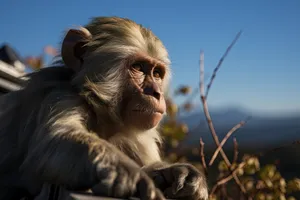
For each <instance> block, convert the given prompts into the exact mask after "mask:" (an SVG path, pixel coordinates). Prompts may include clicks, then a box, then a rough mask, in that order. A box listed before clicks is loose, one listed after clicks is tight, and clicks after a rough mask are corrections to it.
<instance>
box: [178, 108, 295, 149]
mask: <svg viewBox="0 0 300 200" xmlns="http://www.w3.org/2000/svg"><path fill="white" fill-rule="evenodd" d="M210 115H211V117H212V120H213V123H214V126H215V129H216V131H217V134H218V135H219V138H220V141H221V140H222V138H223V137H224V136H225V135H226V133H227V132H228V131H229V130H230V129H231V128H232V127H233V126H234V125H236V124H237V123H239V122H240V121H241V120H244V119H246V118H247V117H248V116H251V119H250V120H249V121H248V123H247V124H246V125H245V126H244V127H242V128H241V129H240V130H238V131H237V132H235V133H234V134H233V136H234V137H236V138H237V140H238V142H239V144H240V145H243V146H244V147H245V146H247V147H253V148H265V147H269V146H278V145H279V144H280V145H282V144H288V143H291V142H292V141H295V140H300V113H299V115H292V116H284V117H279V116H277V117H266V116H259V115H258V114H253V113H251V112H249V111H247V110H245V109H243V108H238V107H227V108H221V109H211V111H210ZM178 120H180V121H182V122H184V123H186V124H187V125H188V126H189V128H190V133H189V137H188V138H187V139H186V141H185V142H186V143H187V144H189V145H198V144H199V138H200V137H202V138H203V140H204V141H205V143H206V145H207V146H209V145H214V143H213V140H212V136H211V134H210V131H209V129H208V126H207V122H206V119H205V116H204V114H203V112H202V109H200V108H198V109H197V110H196V111H194V112H193V113H191V114H189V115H184V116H180V117H179V118H178ZM231 138H232V137H231ZM231 144H232V139H230V140H229V141H228V143H227V145H231ZM225 147H226V146H225Z"/></svg>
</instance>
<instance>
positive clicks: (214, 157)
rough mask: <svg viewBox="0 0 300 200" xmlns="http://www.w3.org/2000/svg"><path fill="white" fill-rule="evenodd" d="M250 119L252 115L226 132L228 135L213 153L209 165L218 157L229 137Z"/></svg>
mask: <svg viewBox="0 0 300 200" xmlns="http://www.w3.org/2000/svg"><path fill="white" fill-rule="evenodd" d="M249 119H250V117H248V118H247V119H246V120H244V121H241V122H240V123H238V124H237V125H235V126H234V127H233V128H232V129H230V131H228V133H227V134H226V136H225V137H224V139H223V140H222V142H221V144H220V146H218V148H217V149H216V151H215V153H214V154H213V156H212V158H211V160H210V162H209V166H211V165H212V164H213V163H214V161H215V159H216V158H217V155H218V153H219V151H220V150H221V148H222V147H223V146H224V144H225V143H226V141H227V140H228V138H229V137H230V136H231V135H232V134H233V133H234V132H235V131H236V130H238V129H239V128H241V127H243V126H244V125H245V124H246V123H247V121H248V120H249Z"/></svg>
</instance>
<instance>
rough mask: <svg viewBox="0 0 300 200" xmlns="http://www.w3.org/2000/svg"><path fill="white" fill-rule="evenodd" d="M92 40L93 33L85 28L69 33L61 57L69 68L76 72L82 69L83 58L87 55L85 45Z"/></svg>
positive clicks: (64, 41) (63, 43) (63, 44)
mask: <svg viewBox="0 0 300 200" xmlns="http://www.w3.org/2000/svg"><path fill="white" fill-rule="evenodd" d="M91 38H92V35H91V33H90V32H89V31H88V30H87V29H86V28H83V27H80V28H79V30H77V29H70V30H69V31H68V32H67V34H66V36H65V38H64V40H63V42H62V47H61V56H62V59H63V61H64V62H65V64H66V66H67V67H70V68H72V69H73V70H74V71H76V72H78V71H79V70H80V69H81V62H82V56H83V54H84V53H85V47H84V45H85V44H86V43H87V42H88V41H89V40H90V39H91Z"/></svg>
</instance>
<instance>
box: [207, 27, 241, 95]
mask: <svg viewBox="0 0 300 200" xmlns="http://www.w3.org/2000/svg"><path fill="white" fill-rule="evenodd" d="M241 34H242V31H239V32H238V34H237V35H236V36H235V38H234V40H233V41H232V42H231V44H230V45H229V46H228V47H227V49H226V51H225V53H224V54H223V56H222V57H221V59H220V60H219V63H218V64H217V66H216V68H215V69H214V71H213V74H212V76H211V78H210V81H209V83H208V85H207V89H206V94H205V98H207V95H208V92H209V90H210V88H211V85H212V83H213V81H214V79H215V77H216V75H217V72H218V70H219V69H220V67H221V65H222V63H223V61H224V60H225V58H226V56H227V54H228V53H229V52H230V50H231V49H232V47H233V46H234V44H235V43H236V41H237V40H238V39H239V37H240V36H241ZM203 80H204V79H203Z"/></svg>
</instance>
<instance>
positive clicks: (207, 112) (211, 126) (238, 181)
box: [200, 52, 250, 199]
mask: <svg viewBox="0 0 300 200" xmlns="http://www.w3.org/2000/svg"><path fill="white" fill-rule="evenodd" d="M201 55H202V56H201ZM200 96H201V102H202V107H203V111H204V115H205V118H206V121H207V123H208V126H209V129H210V132H211V134H212V137H213V139H214V141H215V143H216V145H217V146H220V141H219V138H218V136H217V134H216V131H215V128H214V125H213V122H212V120H211V117H210V114H209V111H208V105H207V101H206V97H205V96H204V53H203V52H201V54H200ZM220 153H221V156H222V158H223V160H224V161H225V164H226V166H227V168H228V169H231V163H230V161H229V159H228V158H227V156H226V154H225V152H224V151H223V149H222V148H221V150H220ZM232 175H233V178H234V180H235V182H236V184H238V185H239V187H240V190H241V191H242V192H243V193H244V194H246V189H245V188H244V186H243V185H242V183H241V181H240V180H239V178H238V177H237V176H236V175H235V174H232ZM249 199H250V198H249Z"/></svg>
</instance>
